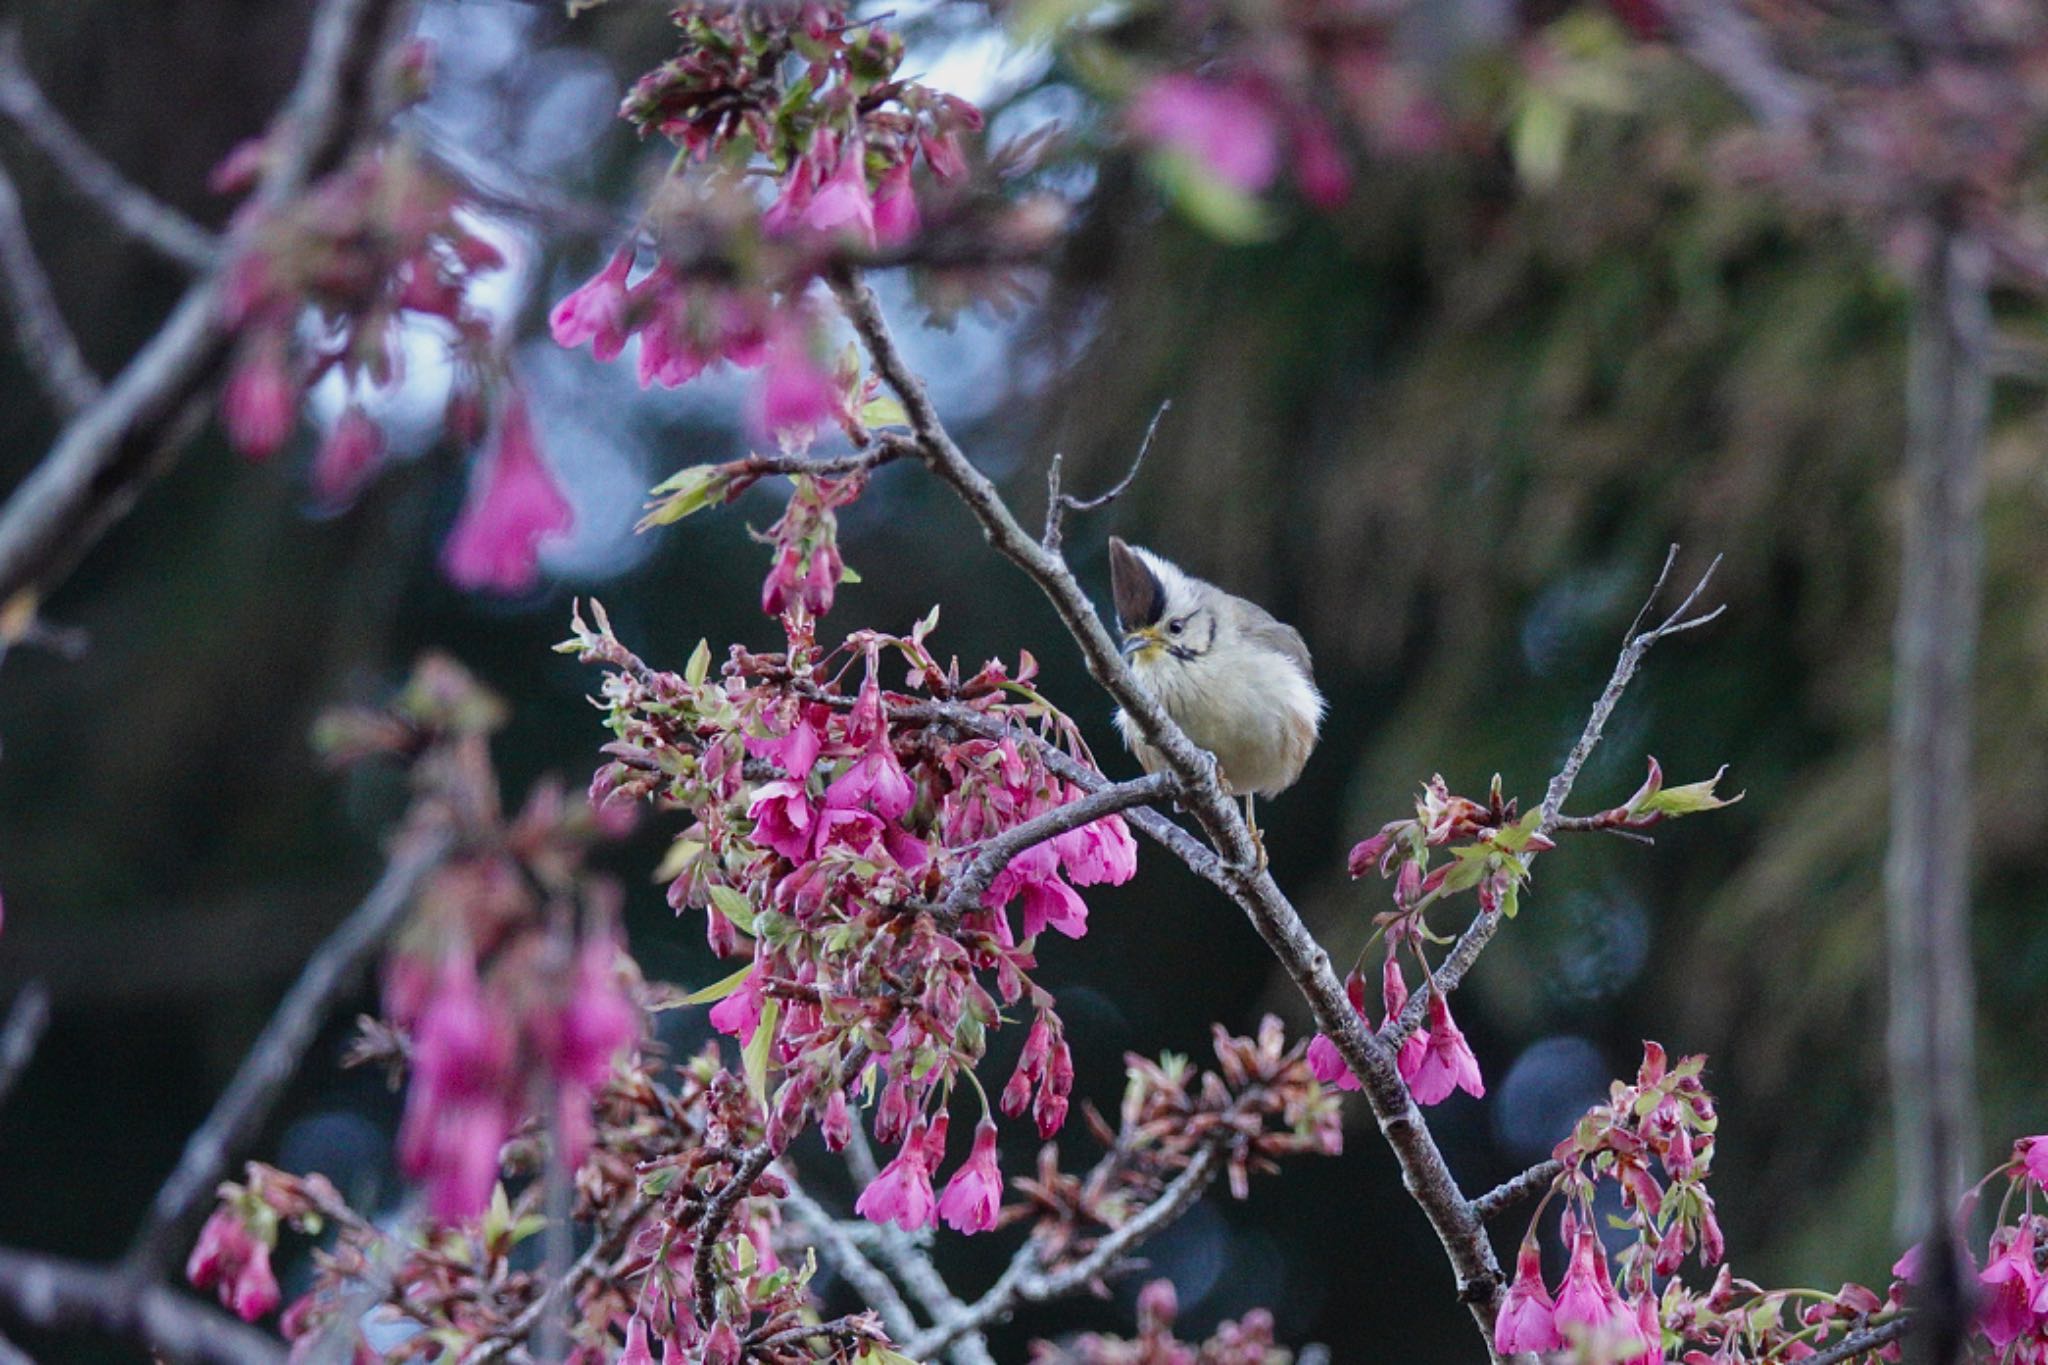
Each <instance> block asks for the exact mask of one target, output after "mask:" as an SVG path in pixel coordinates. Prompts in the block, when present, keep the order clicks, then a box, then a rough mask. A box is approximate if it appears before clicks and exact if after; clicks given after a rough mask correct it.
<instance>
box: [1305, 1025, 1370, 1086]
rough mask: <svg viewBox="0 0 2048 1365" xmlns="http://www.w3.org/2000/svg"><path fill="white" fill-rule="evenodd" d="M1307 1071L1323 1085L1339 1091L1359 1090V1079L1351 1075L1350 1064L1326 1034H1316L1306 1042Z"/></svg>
mask: <svg viewBox="0 0 2048 1365" xmlns="http://www.w3.org/2000/svg"><path fill="white" fill-rule="evenodd" d="M1308 1069H1309V1070H1310V1072H1312V1073H1313V1074H1314V1075H1315V1078H1316V1079H1317V1080H1319V1081H1321V1082H1322V1083H1323V1084H1324V1085H1334V1086H1336V1087H1337V1088H1338V1089H1339V1090H1356V1089H1358V1088H1359V1084H1360V1083H1359V1079H1358V1077H1357V1076H1356V1075H1355V1074H1353V1073H1352V1070H1351V1065H1350V1063H1348V1062H1346V1061H1345V1060H1344V1054H1343V1053H1342V1052H1339V1051H1338V1050H1337V1044H1336V1042H1335V1041H1334V1040H1332V1039H1331V1037H1330V1035H1328V1034H1327V1033H1318V1034H1317V1035H1316V1036H1315V1037H1313V1038H1311V1039H1309V1040H1308Z"/></svg>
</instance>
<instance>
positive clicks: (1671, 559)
mask: <svg viewBox="0 0 2048 1365" xmlns="http://www.w3.org/2000/svg"><path fill="white" fill-rule="evenodd" d="M1677 562H1678V547H1677V546H1676V545H1673V546H1672V547H1671V548H1670V550H1669V551H1667V552H1666V553H1665V556H1664V568H1663V570H1662V572H1660V573H1659V574H1658V575H1657V582H1656V585H1655V586H1654V587H1652V588H1651V589H1650V595H1649V597H1648V598H1646V599H1645V600H1644V602H1643V605H1642V607H1641V608H1640V609H1638V610H1637V612H1636V618H1635V621H1634V622H1633V623H1632V624H1631V625H1630V626H1629V630H1628V637H1627V642H1626V643H1625V644H1623V645H1622V647H1621V655H1620V657H1619V658H1617V659H1616V660H1615V661H1614V672H1613V673H1612V674H1610V675H1609V676H1608V679H1607V686H1606V687H1605V688H1603V689H1601V692H1600V696H1599V697H1598V698H1597V699H1596V700H1595V701H1594V703H1593V710H1592V711H1591V713H1590V714H1588V715H1587V717H1586V724H1585V727H1584V728H1583V729H1581V730H1580V731H1579V737H1578V739H1577V741H1575V742H1574V743H1573V745H1572V748H1571V752H1570V753H1569V754H1567V755H1566V756H1565V760H1564V766H1563V767H1562V768H1559V769H1558V770H1557V775H1556V776H1554V777H1552V778H1551V779H1550V785H1549V787H1548V788H1547V789H1546V790H1545V791H1544V793H1543V810H1542V818H1541V819H1540V820H1538V821H1537V823H1536V829H1537V832H1538V833H1539V834H1547V833H1549V832H1550V831H1551V830H1552V829H1553V828H1554V827H1555V826H1556V824H1557V821H1558V819H1559V815H1560V812H1562V811H1563V809H1564V803H1565V802H1566V801H1567V800H1569V799H1570V797H1571V794H1572V787H1573V786H1574V785H1576V784H1577V782H1578V780H1579V774H1580V772H1582V771H1583V770H1584V769H1585V766H1586V761H1587V760H1588V759H1590V758H1591V757H1592V756H1593V750H1595V749H1596V748H1598V747H1599V746H1600V737H1601V736H1602V735H1604V734H1605V733H1606V732H1607V722H1608V721H1609V720H1610V719H1612V718H1613V716H1614V708H1615V707H1617V706H1619V705H1620V704H1621V694H1622V693H1623V692H1625V691H1627V690H1628V685H1629V683H1630V682H1631V681H1633V680H1634V678H1635V676H1636V670H1637V669H1639V668H1641V667H1642V665H1643V656H1644V655H1646V654H1648V653H1649V652H1650V646H1652V645H1654V644H1656V643H1657V642H1658V641H1659V640H1661V639H1663V638H1664V637H1666V636H1667V635H1676V634H1678V633H1680V632H1681V631H1687V630H1691V629H1693V628H1694V627H1696V626H1703V625H1705V624H1707V622H1709V621H1712V620H1713V619H1714V618H1716V617H1718V616H1719V615H1720V614H1721V613H1722V612H1723V611H1726V610H1727V608H1726V606H1719V607H1715V608H1714V609H1713V610H1712V611H1709V612H1702V613H1700V614H1698V615H1694V614H1692V611H1693V607H1694V605H1695V604H1696V603H1698V601H1699V599H1700V595H1701V594H1702V593H1704V592H1705V591H1706V590H1707V584H1708V583H1710V582H1712V581H1713V577H1714V571H1715V570H1716V569H1718V568H1720V567H1721V556H1719V555H1715V556H1714V562H1713V563H1711V564H1709V565H1707V571H1706V572H1705V573H1703V574H1701V575H1700V577H1699V581H1698V582H1697V583H1695V584H1693V587H1692V591H1691V592H1689V593H1687V594H1686V595H1685V600H1684V601H1682V602H1680V603H1679V604H1678V607H1677V609H1676V610H1674V611H1673V612H1672V613H1671V614H1670V615H1669V616H1666V617H1665V618H1664V619H1663V620H1662V621H1660V622H1659V623H1658V624H1657V625H1655V626H1653V627H1651V628H1650V629H1649V630H1644V631H1638V629H1637V627H1639V626H1641V625H1642V623H1643V620H1644V618H1645V617H1647V616H1648V615H1649V611H1650V607H1651V606H1652V604H1654V603H1655V602H1656V600H1657V598H1658V596H1659V595H1660V594H1662V593H1663V591H1664V585H1665V584H1666V583H1667V582H1668V581H1670V578H1671V568H1672V565H1674V564H1675V563H1677ZM1532 861H1533V859H1532ZM1501 918H1502V917H1501V913H1500V911H1498V910H1485V911H1481V912H1480V913H1479V914H1478V915H1477V916H1475V917H1474V918H1473V920H1472V923H1471V924H1470V925H1468V926H1466V929H1465V932H1464V933H1462V934H1460V935H1459V936H1458V941H1457V943H1455V944H1454V945H1452V947H1451V951H1450V952H1449V953H1448V954H1446V955H1445V957H1444V960H1443V962H1442V964H1441V965H1439V966H1438V967H1437V969H1436V971H1435V972H1434V973H1432V974H1431V976H1430V979H1429V980H1428V981H1425V982H1424V983H1423V984H1422V985H1421V987H1419V988H1418V989H1417V990H1416V991H1415V993H1414V994H1413V995H1412V996H1410V997H1409V1000H1408V1005H1407V1007H1406V1008H1405V1009H1403V1010H1402V1011H1401V1013H1400V1015H1399V1016H1398V1017H1396V1018H1393V1019H1389V1020H1388V1021H1387V1022H1386V1024H1385V1025H1384V1026H1383V1027H1382V1028H1381V1029H1380V1041H1381V1042H1382V1043H1384V1044H1386V1045H1387V1046H1388V1047H1390V1048H1398V1047H1399V1046H1400V1045H1401V1044H1402V1043H1403V1042H1405V1041H1406V1040H1407V1038H1408V1036H1409V1035H1410V1034H1412V1033H1414V1032H1415V1030H1416V1029H1417V1028H1418V1027H1420V1026H1421V1024H1422V1016H1423V1013H1424V1012H1425V1011H1426V1010H1427V1009H1428V1008H1429V1000H1430V995H1431V993H1432V992H1434V991H1441V992H1442V993H1443V996H1444V998H1445V999H1446V1000H1448V999H1450V996H1451V992H1453V991H1455V990H1457V989H1458V983H1459V982H1461V981H1463V980H1464V979H1465V973H1467V972H1469V971H1471V970H1472V964H1473V963H1475V962H1477V961H1478V960H1479V955H1480V954H1481V953H1482V952H1484V951H1485V950H1486V945H1487V944H1488V943H1489V942H1490V941H1491V940H1492V938H1493V936H1494V934H1495V933H1497V932H1499V930H1500V926H1501Z"/></svg>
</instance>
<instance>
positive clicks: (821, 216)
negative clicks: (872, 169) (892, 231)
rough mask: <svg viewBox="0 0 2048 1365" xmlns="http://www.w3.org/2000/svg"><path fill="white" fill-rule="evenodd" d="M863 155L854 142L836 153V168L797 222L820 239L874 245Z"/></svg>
mask: <svg viewBox="0 0 2048 1365" xmlns="http://www.w3.org/2000/svg"><path fill="white" fill-rule="evenodd" d="M866 163H867V154H866V152H865V150H864V149H863V147H862V145H861V142H860V139H859V138H854V139H852V140H850V141H848V142H847V144H846V146H845V147H843V148H842V149H841V150H840V153H839V164H838V165H837V166H835V167H833V170H832V174H831V175H829V176H827V177H826V179H825V181H824V183H823V184H821V185H819V186H818V192H817V193H816V194H814V195H812V196H811V200H810V202H809V203H808V204H806V205H805V206H804V210H803V214H802V216H801V218H800V219H799V221H800V222H801V223H802V225H803V226H804V227H806V228H808V229H809V230H810V231H812V232H815V233H818V234H819V235H821V236H828V237H848V238H851V239H853V240H854V241H857V242H859V243H860V244H861V245H863V246H867V247H872V246H874V244H875V201H874V199H873V197H872V196H870V195H869V193H868V172H867V164H866Z"/></svg>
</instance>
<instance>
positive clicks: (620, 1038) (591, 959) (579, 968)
mask: <svg viewBox="0 0 2048 1365" xmlns="http://www.w3.org/2000/svg"><path fill="white" fill-rule="evenodd" d="M618 957H619V950H618V946H617V945H616V944H614V943H613V942H612V941H611V940H610V939H609V938H607V937H604V936H593V937H592V938H591V939H590V940H589V941H588V942H586V943H585V944H584V945H583V947H582V948H581V949H579V950H578V951H577V955H576V969H575V976H574V981H573V983H572V987H571V991H570V995H569V1000H568V1003H567V1004H566V1005H564V1006H563V1008H562V1011H561V1014H560V1016H559V1018H558V1020H557V1021H556V1026H555V1028H554V1030H553V1034H552V1037H551V1038H549V1039H548V1043H549V1046H548V1047H547V1049H546V1051H547V1056H548V1066H549V1069H550V1070H551V1071H552V1072H553V1073H554V1076H555V1079H556V1080H558V1081H560V1082H561V1083H562V1084H564V1085H568V1086H574V1087H577V1088H579V1089H581V1090H585V1091H590V1090H595V1089H597V1088H598V1087H599V1086H601V1085H603V1084H604V1083H605V1081H606V1080H607V1079H608V1078H609V1077H610V1076H611V1072H612V1058H613V1057H615V1056H617V1055H618V1053H619V1052H620V1051H622V1050H623V1049H625V1048H627V1047H629V1046H631V1045H632V1043H633V1040H634V1038H635V1036H636V1035H637V1034H638V1032H639V1023H640V1021H639V1016H638V1015H637V1014H636V1012H635V1011H634V1009H633V1002H632V1001H630V1000H628V999H627V998H626V995H625V992H624V991H622V990H620V989H619V981H618V972H617V970H616V967H617V963H618Z"/></svg>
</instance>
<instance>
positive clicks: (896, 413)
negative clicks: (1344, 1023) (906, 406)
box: [860, 393, 910, 427]
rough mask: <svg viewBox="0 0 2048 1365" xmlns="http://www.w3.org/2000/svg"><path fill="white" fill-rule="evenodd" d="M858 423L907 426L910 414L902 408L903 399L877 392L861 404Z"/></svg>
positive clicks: (878, 425) (880, 425)
mask: <svg viewBox="0 0 2048 1365" xmlns="http://www.w3.org/2000/svg"><path fill="white" fill-rule="evenodd" d="M860 424H861V425H862V426H864V427H907V426H909V425H910V414H909V413H907V412H905V411H904V410H903V400H901V399H900V398H898V397H896V395H895V394H892V393H884V394H877V395H876V396H875V397H873V398H870V399H869V400H868V401H867V402H866V403H864V404H862V405H861V409H860Z"/></svg>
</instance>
